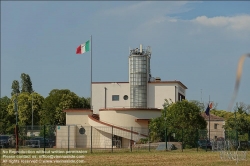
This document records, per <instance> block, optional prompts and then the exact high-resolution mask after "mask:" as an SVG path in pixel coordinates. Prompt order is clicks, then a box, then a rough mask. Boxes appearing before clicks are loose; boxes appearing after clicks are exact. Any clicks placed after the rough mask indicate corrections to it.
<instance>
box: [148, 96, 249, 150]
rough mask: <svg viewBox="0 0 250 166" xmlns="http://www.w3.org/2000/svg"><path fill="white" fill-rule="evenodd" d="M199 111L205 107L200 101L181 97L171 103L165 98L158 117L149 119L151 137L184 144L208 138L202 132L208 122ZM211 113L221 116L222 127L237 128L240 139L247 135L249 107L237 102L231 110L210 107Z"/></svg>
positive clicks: (187, 144) (189, 144)
mask: <svg viewBox="0 0 250 166" xmlns="http://www.w3.org/2000/svg"><path fill="white" fill-rule="evenodd" d="M202 112H204V109H201V107H200V104H199V102H196V101H187V100H182V101H178V102H176V103H173V102H171V101H170V102H169V101H168V100H166V102H165V104H164V109H163V110H162V114H161V117H158V118H155V119H153V120H152V121H151V122H150V125H149V128H150V140H151V141H156V142H158V141H165V139H167V141H171V139H172V141H173V139H174V141H178V142H183V143H184V145H185V146H186V147H195V146H196V144H197V139H199V138H200V137H205V138H206V137H207V131H206V132H204V131H205V130H206V129H207V122H206V121H205V119H204V118H203V117H202V116H201V113H202ZM210 113H211V114H214V115H216V116H219V117H223V118H224V120H225V126H224V129H225V130H228V131H232V130H234V131H237V133H239V136H238V139H239V140H247V139H249V138H250V135H249V134H250V133H249V132H250V106H247V105H245V104H244V103H236V106H235V110H234V112H227V111H223V110H216V109H213V110H211V112H210ZM201 130H204V131H203V132H201ZM232 133H233V134H235V133H236V132H232ZM202 134H203V135H202ZM234 138H236V137H235V136H234Z"/></svg>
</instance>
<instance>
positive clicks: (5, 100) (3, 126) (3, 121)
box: [0, 96, 11, 134]
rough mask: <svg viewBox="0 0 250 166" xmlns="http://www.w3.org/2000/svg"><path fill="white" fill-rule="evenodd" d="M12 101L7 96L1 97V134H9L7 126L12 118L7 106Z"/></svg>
mask: <svg viewBox="0 0 250 166" xmlns="http://www.w3.org/2000/svg"><path fill="white" fill-rule="evenodd" d="M10 102H11V100H10V99H9V98H8V97H7V96H5V97H2V98H0V134H9V133H8V132H7V128H8V124H9V121H10V120H11V118H10V117H9V116H8V111H7V108H8V105H9V104H10Z"/></svg>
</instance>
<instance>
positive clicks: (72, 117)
mask: <svg viewBox="0 0 250 166" xmlns="http://www.w3.org/2000/svg"><path fill="white" fill-rule="evenodd" d="M89 114H92V112H91V111H75V112H73V111H72V112H67V113H66V124H67V125H82V126H90V125H89V123H88V121H89V120H88V115H89Z"/></svg>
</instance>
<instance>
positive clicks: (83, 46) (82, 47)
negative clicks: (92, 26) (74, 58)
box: [76, 40, 89, 54]
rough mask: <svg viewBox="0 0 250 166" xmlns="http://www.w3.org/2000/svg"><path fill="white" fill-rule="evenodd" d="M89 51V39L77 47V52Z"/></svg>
mask: <svg viewBox="0 0 250 166" xmlns="http://www.w3.org/2000/svg"><path fill="white" fill-rule="evenodd" d="M88 51H89V40H88V41H87V42H86V43H83V44H81V45H80V46H78V47H77V48H76V54H83V53H85V52H88Z"/></svg>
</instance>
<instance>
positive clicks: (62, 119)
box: [41, 89, 84, 125]
mask: <svg viewBox="0 0 250 166" xmlns="http://www.w3.org/2000/svg"><path fill="white" fill-rule="evenodd" d="M69 108H84V104H83V100H82V99H81V98H80V97H78V96H77V95H76V94H75V93H74V92H71V91H70V90H68V89H62V90H59V89H53V90H52V91H51V92H50V93H49V96H48V97H46V98H45V100H44V104H43V111H42V112H41V117H42V119H41V124H51V125H65V124H66V114H65V112H63V110H65V109H69Z"/></svg>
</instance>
